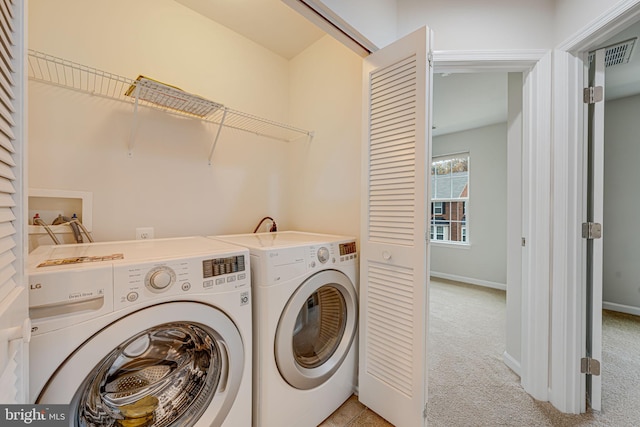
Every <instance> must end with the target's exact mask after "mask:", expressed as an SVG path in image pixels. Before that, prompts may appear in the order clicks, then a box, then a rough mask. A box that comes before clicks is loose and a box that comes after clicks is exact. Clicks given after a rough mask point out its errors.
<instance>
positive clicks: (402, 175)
mask: <svg viewBox="0 0 640 427" xmlns="http://www.w3.org/2000/svg"><path fill="white" fill-rule="evenodd" d="M415 79H416V68H415V60H414V59H413V58H408V59H406V60H404V61H402V62H399V63H397V64H395V65H394V66H392V67H389V68H386V69H384V70H380V71H379V72H377V73H374V75H373V76H372V79H371V81H372V84H371V122H370V138H371V150H370V170H369V180H370V187H369V199H370V201H371V203H370V210H369V224H370V225H369V239H370V240H371V241H378V242H385V243H393V244H400V245H410V244H412V243H413V234H414V228H413V221H414V217H413V215H409V216H407V215H405V214H406V213H412V212H414V204H415V195H414V194H411V193H410V192H409V191H407V192H405V194H404V197H401V198H399V197H397V195H396V194H397V193H396V194H388V193H385V191H384V190H385V189H386V188H388V186H389V185H397V184H399V182H400V181H401V182H403V183H405V185H406V188H407V189H412V188H414V187H415V100H416V96H415ZM393 212H396V213H397V212H402V213H403V214H402V215H394V214H393ZM383 213H384V214H385V216H386V217H389V218H391V219H394V220H395V221H396V222H397V223H398V228H395V229H386V228H385V227H379V226H376V225H375V221H373V218H374V217H376V216H380V215H382V214H383Z"/></svg>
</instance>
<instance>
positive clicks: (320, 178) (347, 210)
mask: <svg viewBox="0 0 640 427" xmlns="http://www.w3.org/2000/svg"><path fill="white" fill-rule="evenodd" d="M290 83H291V86H290V87H291V104H290V105H291V119H292V121H294V122H295V123H298V124H299V125H300V126H303V127H309V128H313V129H314V130H315V132H316V134H315V137H314V139H313V141H312V142H311V143H301V144H295V145H293V146H291V149H290V151H289V174H288V175H289V177H290V179H289V180H288V182H287V186H286V188H287V190H286V192H287V196H288V197H287V200H288V204H287V207H286V211H287V216H288V217H289V218H290V221H291V222H290V224H291V226H292V228H293V229H298V230H311V231H317V232H325V233H339V234H347V235H355V236H357V235H359V230H360V144H361V138H362V137H361V130H362V125H361V122H362V59H361V58H360V56H358V55H357V54H355V53H354V52H352V51H351V50H350V49H348V48H346V47H345V46H343V45H342V44H340V43H339V42H337V41H336V40H334V39H333V38H331V37H329V36H325V37H324V38H322V39H320V40H319V41H318V42H316V43H315V44H314V45H313V46H311V47H310V48H308V49H307V50H306V51H305V52H303V53H301V54H300V55H298V56H297V57H295V58H294V59H293V60H292V61H291V81H290Z"/></svg>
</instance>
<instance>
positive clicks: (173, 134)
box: [28, 0, 313, 241]
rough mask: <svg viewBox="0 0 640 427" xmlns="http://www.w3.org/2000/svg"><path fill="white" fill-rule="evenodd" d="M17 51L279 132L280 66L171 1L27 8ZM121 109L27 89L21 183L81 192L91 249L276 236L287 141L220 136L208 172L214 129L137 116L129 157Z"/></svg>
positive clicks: (147, 113)
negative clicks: (133, 82)
mask: <svg viewBox="0 0 640 427" xmlns="http://www.w3.org/2000/svg"><path fill="white" fill-rule="evenodd" d="M29 47H30V48H31V49H35V50H38V51H43V52H45V53H48V54H51V55H55V56H59V57H62V58H65V59H68V60H71V61H74V62H78V63H81V64H84V65H88V66H92V67H95V68H98V69H101V70H105V71H109V72H113V73H115V74H119V75H122V76H126V77H129V78H131V79H135V78H136V77H137V76H138V75H140V74H142V75H145V76H148V77H151V78H153V79H156V80H160V81H163V82H166V83H168V84H171V85H175V86H178V87H180V88H182V89H184V90H186V91H187V92H192V93H196V94H198V95H201V96H203V97H205V98H208V99H211V100H213V101H216V102H220V103H222V104H224V105H226V106H228V107H231V108H233V109H236V110H240V111H243V112H247V113H251V114H255V115H257V116H261V117H265V118H268V119H272V120H275V121H279V122H284V123H289V63H288V61H287V60H285V59H284V58H282V57H280V56H278V55H276V54H274V53H272V52H270V51H268V50H266V49H264V48H262V47H260V46H258V45H257V44H255V43H253V42H251V41H249V40H248V39H246V38H244V37H241V36H239V35H238V34H236V33H234V32H232V31H230V30H229V29H227V28H225V27H223V26H220V25H218V24H216V23H215V22H213V21H211V20H209V19H207V18H204V17H203V16H201V15H199V14H197V13H195V12H193V11H191V10H190V9H188V8H186V7H184V6H182V5H180V4H178V3H176V2H174V1H172V0H137V1H135V2H131V1H127V0H113V1H109V2H97V1H83V0H59V1H55V2H51V1H48V0H32V1H30V2H29ZM132 111H133V108H132V106H131V105H130V104H123V103H118V102H117V101H112V100H108V99H103V98H99V97H91V96H88V95H86V94H81V93H77V92H74V91H71V90H67V89H62V88H57V87H54V86H51V85H46V84H42V83H37V82H33V81H31V82H30V84H29V158H28V164H29V186H30V187H32V188H44V189H58V190H76V191H88V192H92V194H93V235H94V237H95V239H96V240H97V241H107V240H121V239H132V238H134V237H135V228H136V227H142V226H144V227H154V231H155V237H174V236H184V235H196V234H204V235H208V234H223V233H240V232H251V231H252V230H253V228H254V227H255V225H257V223H258V221H259V220H260V219H261V218H262V217H264V216H267V215H269V216H272V217H274V218H275V219H276V220H277V221H278V224H279V225H280V226H281V227H284V228H286V227H287V225H288V222H289V218H290V215H289V212H288V211H287V210H286V209H283V204H284V198H285V194H284V193H283V190H282V189H283V188H284V186H285V182H286V180H287V177H286V176H285V175H286V172H287V167H286V162H287V158H288V157H287V154H286V153H287V150H288V149H289V148H290V146H291V144H286V143H283V142H279V141H274V140H270V139H267V138H264V137H260V136H256V135H253V134H249V133H246V132H240V131H233V130H230V129H228V128H225V129H223V130H222V132H221V137H220V141H219V143H218V145H217V148H216V151H215V153H214V154H213V160H212V164H211V165H209V164H208V162H207V159H208V155H209V150H210V148H211V144H212V142H213V139H214V136H215V132H216V131H217V127H216V126H215V125H213V124H207V123H203V122H201V121H198V120H191V119H185V118H178V117H176V116H172V115H169V114H166V113H162V112H159V111H155V110H148V109H146V108H145V109H141V112H140V113H139V125H138V129H137V132H136V134H135V140H134V141H135V146H134V149H133V155H132V157H131V158H129V157H128V155H127V154H128V150H127V144H128V141H129V137H130V132H131V125H132V122H133V114H132ZM291 124H293V125H297V126H300V125H299V123H291ZM305 124H307V125H310V126H312V125H313V121H311V120H310V121H307V122H306V123H305ZM294 144H295V143H294Z"/></svg>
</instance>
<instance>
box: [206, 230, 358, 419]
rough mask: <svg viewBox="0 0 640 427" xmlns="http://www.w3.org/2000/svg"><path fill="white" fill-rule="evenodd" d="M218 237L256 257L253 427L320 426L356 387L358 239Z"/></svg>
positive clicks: (277, 234) (297, 234) (287, 235)
mask: <svg viewBox="0 0 640 427" xmlns="http://www.w3.org/2000/svg"><path fill="white" fill-rule="evenodd" d="M212 238H215V239H219V240H222V241H225V242H229V243H233V244H237V245H241V246H245V247H247V248H249V252H250V254H251V266H252V269H251V273H252V289H253V298H254V299H253V309H254V327H253V332H254V362H253V369H254V371H253V378H254V383H253V405H254V426H257V427H265V426H266V427H283V426H296V427H315V426H317V425H319V424H320V423H321V422H322V421H323V420H324V419H325V418H327V417H328V416H329V415H331V413H332V412H334V411H335V410H336V409H337V408H338V407H339V406H340V405H341V404H342V403H343V402H344V401H345V400H346V399H348V398H349V396H350V395H351V394H352V393H353V392H354V390H355V387H356V381H357V377H356V375H357V353H356V349H357V342H356V337H357V325H358V295H357V289H358V288H357V286H358V277H357V271H358V270H357V265H358V260H357V250H356V241H355V239H354V238H352V237H345V236H333V235H324V234H312V233H302V232H275V233H258V234H243V235H227V236H212Z"/></svg>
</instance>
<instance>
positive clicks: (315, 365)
mask: <svg viewBox="0 0 640 427" xmlns="http://www.w3.org/2000/svg"><path fill="white" fill-rule="evenodd" d="M357 317H358V304H357V294H356V290H355V287H354V285H353V283H351V280H349V278H348V277H347V276H346V275H344V274H343V273H341V272H339V271H336V270H323V271H320V272H318V273H316V274H315V275H313V276H311V277H309V278H308V279H307V280H305V281H304V282H303V283H302V284H301V285H300V286H299V287H298V289H296V291H295V292H294V294H293V295H292V296H291V298H290V299H289V301H288V302H287V305H286V306H285V308H284V310H283V312H282V314H281V316H280V321H279V322H278V329H277V331H276V338H275V357H276V364H277V366H278V370H279V371H280V374H281V375H282V377H283V378H284V379H285V381H287V382H288V383H289V384H290V385H291V386H293V387H295V388H298V389H302V390H308V389H311V388H315V387H317V386H319V385H321V384H322V383H324V382H325V381H327V380H328V379H329V378H331V376H332V375H333V374H334V373H335V372H336V371H337V370H338V368H340V365H341V364H342V362H343V361H344V359H345V357H346V356H347V354H348V352H349V349H350V348H351V344H352V343H353V339H354V337H355V334H356V328H357V324H358V322H357Z"/></svg>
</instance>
